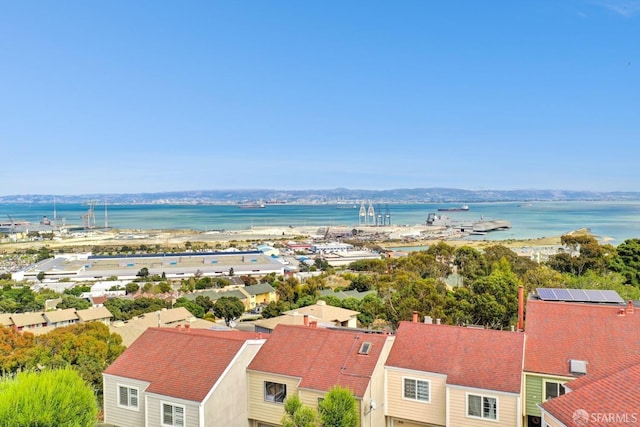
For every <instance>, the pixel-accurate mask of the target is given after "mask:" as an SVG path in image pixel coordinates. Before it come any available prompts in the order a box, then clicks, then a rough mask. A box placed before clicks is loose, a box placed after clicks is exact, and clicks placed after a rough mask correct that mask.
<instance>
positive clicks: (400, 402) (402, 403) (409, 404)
mask: <svg viewBox="0 0 640 427" xmlns="http://www.w3.org/2000/svg"><path fill="white" fill-rule="evenodd" d="M385 370H386V381H387V405H386V414H387V415H388V416H389V417H393V418H399V419H402V420H408V421H417V422H422V423H430V424H435V425H442V426H443V425H445V424H446V408H447V391H446V388H447V384H446V376H445V375H441V374H433V373H427V372H422V371H414V370H409V369H401V368H394V367H390V366H387V367H386V368H385ZM403 378H414V379H418V380H424V381H429V399H430V401H429V402H419V401H415V400H409V399H405V398H404V397H403ZM399 425H403V424H399ZM452 425H455V424H452Z"/></svg>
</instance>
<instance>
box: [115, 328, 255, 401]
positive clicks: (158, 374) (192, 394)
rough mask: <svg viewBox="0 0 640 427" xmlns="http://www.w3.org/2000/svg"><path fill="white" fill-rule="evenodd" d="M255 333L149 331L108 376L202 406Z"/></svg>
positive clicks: (164, 329)
mask: <svg viewBox="0 0 640 427" xmlns="http://www.w3.org/2000/svg"><path fill="white" fill-rule="evenodd" d="M259 338H260V336H259V335H258V334H256V333H253V332H242V331H210V330H203V329H200V330H197V329H196V330H194V329H192V330H190V331H186V330H184V329H181V330H178V329H174V328H149V329H147V330H146V331H145V332H144V333H143V334H142V335H141V336H140V337H139V338H138V339H137V340H136V341H135V342H133V344H131V346H130V347H129V348H127V350H125V352H124V353H122V354H121V355H120V357H118V358H117V359H116V360H115V361H114V362H113V363H112V364H111V365H110V366H109V367H108V368H107V369H106V370H105V371H104V373H105V374H109V375H115V376H120V377H125V378H131V379H136V380H140V381H146V382H149V383H150V385H149V387H148V388H147V392H150V393H158V394H161V395H164V396H172V397H176V398H180V399H186V400H191V401H195V402H201V401H202V400H203V399H204V397H205V396H206V395H207V393H208V392H209V390H211V388H212V387H213V385H214V384H215V383H216V381H218V379H219V378H220V376H221V375H222V373H223V372H224V370H225V369H226V368H227V366H228V365H229V363H230V362H231V360H233V358H234V357H235V355H236V354H237V353H238V351H239V350H240V349H241V348H242V346H243V345H244V342H245V341H246V340H248V339H259Z"/></svg>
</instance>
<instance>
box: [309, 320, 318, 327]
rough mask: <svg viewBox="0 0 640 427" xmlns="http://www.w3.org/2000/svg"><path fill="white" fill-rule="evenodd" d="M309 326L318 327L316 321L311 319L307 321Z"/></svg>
mask: <svg viewBox="0 0 640 427" xmlns="http://www.w3.org/2000/svg"><path fill="white" fill-rule="evenodd" d="M309 327H310V328H311V329H317V328H318V321H317V320H312V321H311V322H309Z"/></svg>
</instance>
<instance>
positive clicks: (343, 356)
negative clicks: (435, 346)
mask: <svg viewBox="0 0 640 427" xmlns="http://www.w3.org/2000/svg"><path fill="white" fill-rule="evenodd" d="M388 338H389V336H388V335H380V334H366V333H362V332H355V331H354V332H352V331H342V330H340V331H338V330H332V329H324V328H311V327H305V326H292V325H278V326H276V328H275V329H274V330H273V332H272V333H271V335H270V336H269V340H268V341H267V342H266V343H265V344H264V345H263V346H262V348H261V349H260V351H259V352H258V354H257V355H256V357H254V359H253V360H252V361H251V363H250V364H249V367H248V369H249V370H254V371H260V372H267V373H273V374H279V375H288V376H293V377H298V378H300V384H299V387H300V388H307V389H312V390H319V391H328V390H330V389H331V388H332V387H333V386H335V385H340V386H342V387H347V388H349V389H351V391H352V393H353V394H354V395H355V396H357V397H362V396H364V393H365V391H366V389H367V386H368V384H369V380H370V378H371V375H372V374H373V371H374V368H375V366H376V363H378V360H379V358H380V355H381V352H382V348H383V347H384V344H385V342H386V340H387V339H388ZM363 342H369V343H371V344H372V345H371V349H370V351H369V354H367V355H363V354H358V352H359V350H360V347H361V345H362V343H363ZM283 357H284V358H285V359H286V361H285V359H283Z"/></svg>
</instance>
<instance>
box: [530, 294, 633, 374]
mask: <svg viewBox="0 0 640 427" xmlns="http://www.w3.org/2000/svg"><path fill="white" fill-rule="evenodd" d="M625 308H626V305H624V306H621V305H602V304H593V303H570V302H555V301H553V302H552V301H539V300H529V301H528V302H527V312H526V321H525V333H526V335H527V353H526V355H525V363H524V370H525V371H527V372H536V373H543V374H553V375H562V376H575V375H573V374H571V372H570V366H569V361H570V360H572V359H574V360H584V361H586V362H587V374H588V373H589V372H590V371H592V370H597V369H599V368H600V367H602V366H604V365H606V364H610V363H615V362H616V361H618V360H622V359H624V358H626V357H628V356H629V355H631V354H637V353H640V310H637V309H636V310H635V312H634V313H630V312H627V310H625ZM621 310H622V312H624V315H620V314H621Z"/></svg>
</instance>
